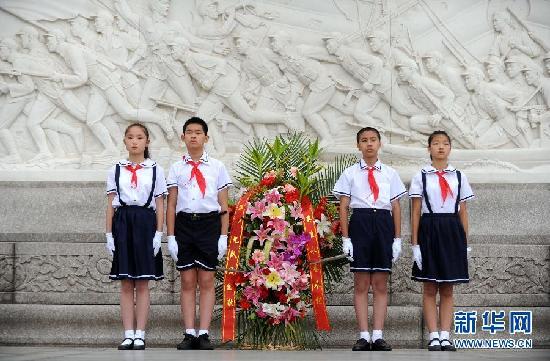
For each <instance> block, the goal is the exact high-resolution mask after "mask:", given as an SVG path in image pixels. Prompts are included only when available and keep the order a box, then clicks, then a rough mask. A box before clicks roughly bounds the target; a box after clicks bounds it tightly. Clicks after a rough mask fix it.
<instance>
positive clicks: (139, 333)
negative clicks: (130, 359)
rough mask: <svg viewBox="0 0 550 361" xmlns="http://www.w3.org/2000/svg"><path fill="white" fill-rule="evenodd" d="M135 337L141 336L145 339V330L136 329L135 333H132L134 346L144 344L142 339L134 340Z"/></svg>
mask: <svg viewBox="0 0 550 361" xmlns="http://www.w3.org/2000/svg"><path fill="white" fill-rule="evenodd" d="M137 338H141V339H143V340H145V331H142V330H136V333H135V334H134V346H143V345H144V343H143V341H142V340H136V339H137Z"/></svg>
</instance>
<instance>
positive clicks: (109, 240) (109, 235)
mask: <svg viewBox="0 0 550 361" xmlns="http://www.w3.org/2000/svg"><path fill="white" fill-rule="evenodd" d="M105 238H106V239H107V242H106V243H105V248H107V252H109V254H110V255H111V257H112V256H113V254H114V252H115V239H114V238H113V234H112V233H105Z"/></svg>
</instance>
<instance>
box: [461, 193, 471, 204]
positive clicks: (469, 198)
mask: <svg viewBox="0 0 550 361" xmlns="http://www.w3.org/2000/svg"><path fill="white" fill-rule="evenodd" d="M474 198H475V196H474V195H473V194H470V195H469V196H468V197H464V198H461V199H460V201H461V202H464V201H469V200H472V199H474Z"/></svg>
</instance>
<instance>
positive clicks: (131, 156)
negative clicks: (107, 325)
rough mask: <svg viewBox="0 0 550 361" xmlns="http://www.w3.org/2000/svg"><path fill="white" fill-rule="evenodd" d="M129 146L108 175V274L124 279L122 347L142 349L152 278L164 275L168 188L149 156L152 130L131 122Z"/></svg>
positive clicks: (121, 289)
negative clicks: (109, 263) (109, 257)
mask: <svg viewBox="0 0 550 361" xmlns="http://www.w3.org/2000/svg"><path fill="white" fill-rule="evenodd" d="M124 145H125V146H126V149H127V150H128V159H124V160H121V161H119V162H118V163H117V164H115V165H114V166H113V167H111V169H110V170H109V173H108V176H107V195H108V204H107V212H106V213H107V217H106V232H107V233H106V238H107V243H106V248H107V250H108V251H109V252H110V254H111V255H112V256H113V264H112V267H111V273H110V275H109V278H110V279H112V280H120V281H121V287H120V308H121V314H122V323H123V326H124V330H125V331H124V340H123V341H122V343H121V344H120V345H119V346H118V349H119V350H132V349H133V350H143V349H145V326H146V323H147V317H148V314H149V280H161V279H163V278H164V275H163V270H162V252H161V251H160V243H161V238H162V227H163V223H164V197H163V196H164V195H166V194H167V189H166V180H165V179H164V172H163V170H162V168H161V167H160V166H159V165H157V163H156V162H155V161H153V160H151V159H149V149H148V145H149V131H148V130H147V128H146V127H145V126H144V125H142V124H139V123H134V124H131V125H130V126H128V128H126V131H125V133H124ZM134 289H135V290H136V300H135V310H134ZM134 314H135V315H134ZM134 320H135V326H136V327H135V328H134ZM134 330H135V332H134Z"/></svg>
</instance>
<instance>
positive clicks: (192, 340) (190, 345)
mask: <svg viewBox="0 0 550 361" xmlns="http://www.w3.org/2000/svg"><path fill="white" fill-rule="evenodd" d="M196 345H197V338H196V337H195V336H193V335H190V334H188V333H186V334H185V337H184V338H183V340H182V341H181V342H180V343H178V345H177V346H176V348H177V349H178V350H195V349H196Z"/></svg>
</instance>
